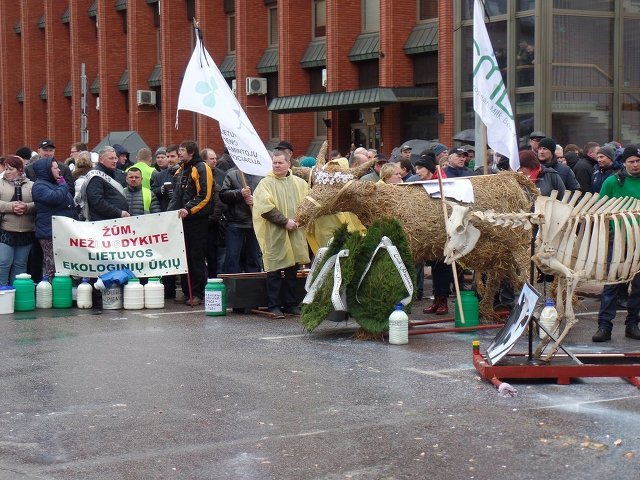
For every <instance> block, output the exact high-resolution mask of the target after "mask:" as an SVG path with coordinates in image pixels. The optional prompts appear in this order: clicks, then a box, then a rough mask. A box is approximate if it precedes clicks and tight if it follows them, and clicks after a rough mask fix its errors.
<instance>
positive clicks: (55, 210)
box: [32, 158, 75, 279]
mask: <svg viewBox="0 0 640 480" xmlns="http://www.w3.org/2000/svg"><path fill="white" fill-rule="evenodd" d="M33 171H34V173H35V175H36V181H35V183H34V184H33V190H32V191H33V201H34V202H35V204H36V238H37V239H38V241H39V242H40V245H41V246H42V256H43V263H44V265H43V272H44V274H45V275H47V277H48V278H49V279H51V278H52V277H53V275H54V274H55V272H56V266H55V262H54V258H53V232H52V230H53V226H52V219H51V218H52V217H53V216H54V215H57V216H63V217H71V218H74V216H75V215H74V214H75V207H74V203H73V197H72V196H71V193H70V192H69V188H68V187H67V185H66V182H65V179H64V177H63V176H62V175H60V167H58V162H57V161H56V160H54V159H53V158H46V159H43V160H40V161H37V162H35V163H33Z"/></svg>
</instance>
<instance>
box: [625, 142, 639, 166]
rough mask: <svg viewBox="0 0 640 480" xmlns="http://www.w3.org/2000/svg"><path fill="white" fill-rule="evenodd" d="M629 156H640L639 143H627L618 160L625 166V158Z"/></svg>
mask: <svg viewBox="0 0 640 480" xmlns="http://www.w3.org/2000/svg"><path fill="white" fill-rule="evenodd" d="M631 157H640V145H628V146H626V147H625V149H624V150H623V151H622V155H620V161H621V162H622V163H624V164H625V168H626V167H627V165H626V164H627V160H628V159H629V158H631Z"/></svg>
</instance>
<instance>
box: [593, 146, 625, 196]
mask: <svg viewBox="0 0 640 480" xmlns="http://www.w3.org/2000/svg"><path fill="white" fill-rule="evenodd" d="M615 158H616V152H615V150H614V148H613V147H600V148H598V153H596V161H597V162H598V166H597V168H596V170H595V171H594V172H593V180H592V182H591V192H592V193H600V189H601V188H602V184H603V183H604V181H605V180H606V179H607V178H609V177H610V176H611V175H613V174H615V173H616V172H617V171H618V170H619V169H618V168H616V167H615V166H614V165H613V162H614V161H615Z"/></svg>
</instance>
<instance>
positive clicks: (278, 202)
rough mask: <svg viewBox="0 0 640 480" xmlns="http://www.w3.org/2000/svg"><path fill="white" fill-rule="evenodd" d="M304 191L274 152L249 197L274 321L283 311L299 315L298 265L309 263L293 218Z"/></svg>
mask: <svg viewBox="0 0 640 480" xmlns="http://www.w3.org/2000/svg"><path fill="white" fill-rule="evenodd" d="M308 191H309V186H308V185H307V182H305V181H304V180H303V179H301V178H300V177H296V176H295V175H293V174H292V173H291V162H290V160H288V159H287V157H286V155H285V153H284V152H283V151H282V150H275V151H274V152H273V158H272V171H271V172H269V173H268V174H267V176H266V177H264V178H263V179H262V180H260V183H259V184H258V186H257V187H256V189H255V192H254V193H253V212H252V214H253V228H254V230H255V232H256V237H257V239H258V243H259V244H260V249H261V250H262V260H263V262H264V269H265V270H266V272H267V294H268V297H269V312H270V313H272V314H274V315H276V316H277V317H278V318H282V316H283V315H282V312H283V311H284V312H285V313H291V314H295V315H299V314H300V308H299V306H298V301H297V299H296V295H295V292H296V275H297V271H298V266H299V265H303V264H305V263H309V249H308V248H307V240H306V237H305V232H304V230H303V229H298V224H297V223H296V222H295V221H294V220H293V218H294V217H295V215H296V210H297V209H298V205H300V203H301V202H302V200H303V199H304V197H305V196H306V195H307V193H308ZM283 272H284V278H283V275H282V274H283Z"/></svg>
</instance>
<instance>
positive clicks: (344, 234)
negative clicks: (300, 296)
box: [300, 224, 360, 332]
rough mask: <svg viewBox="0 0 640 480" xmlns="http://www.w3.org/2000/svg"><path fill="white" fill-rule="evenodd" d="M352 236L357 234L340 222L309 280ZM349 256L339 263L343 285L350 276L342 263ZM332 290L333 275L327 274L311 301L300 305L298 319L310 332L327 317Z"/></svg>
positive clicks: (329, 310) (330, 307) (330, 304)
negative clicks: (300, 310) (349, 230)
mask: <svg viewBox="0 0 640 480" xmlns="http://www.w3.org/2000/svg"><path fill="white" fill-rule="evenodd" d="M352 236H358V237H360V235H359V234H352V233H349V232H348V230H347V225H346V224H342V226H340V227H339V228H338V229H337V230H336V231H335V232H334V234H333V241H332V242H331V244H330V245H329V247H328V249H327V252H326V253H325V255H324V257H323V259H322V261H321V262H320V264H319V265H318V266H317V268H315V269H314V271H313V272H312V275H313V276H312V278H311V281H312V282H313V281H314V280H315V277H316V276H317V275H318V274H319V273H320V270H321V269H322V267H323V266H324V264H325V263H327V260H328V259H329V258H330V257H332V256H333V255H335V254H337V253H338V252H339V251H340V250H343V249H344V248H346V247H345V244H346V243H347V240H348V239H349V238H350V237H352ZM348 259H349V257H347V258H345V259H344V260H343V262H342V263H341V266H342V267H343V269H342V274H343V277H342V278H343V285H346V284H347V283H348V282H349V281H350V280H351V276H347V275H348V272H347V271H346V270H345V268H344V266H345V265H344V264H345V263H348ZM332 290H333V275H332V274H329V275H327V278H326V279H325V281H324V283H323V284H322V285H320V287H319V288H318V290H317V291H316V294H315V297H314V298H313V302H311V303H309V304H305V305H303V306H302V312H301V314H300V321H301V322H302V325H303V326H304V328H305V330H307V331H309V332H311V331H313V330H314V329H315V328H316V327H317V326H318V325H320V324H321V323H322V322H323V321H324V320H326V319H327V317H328V316H329V314H330V313H331V311H332V310H333V305H332V303H331V292H332Z"/></svg>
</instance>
